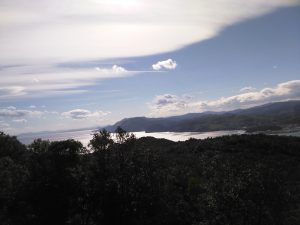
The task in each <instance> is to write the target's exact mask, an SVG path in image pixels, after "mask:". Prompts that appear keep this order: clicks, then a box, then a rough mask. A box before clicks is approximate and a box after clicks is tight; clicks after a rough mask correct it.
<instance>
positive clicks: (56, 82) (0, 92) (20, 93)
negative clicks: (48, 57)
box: [0, 65, 146, 108]
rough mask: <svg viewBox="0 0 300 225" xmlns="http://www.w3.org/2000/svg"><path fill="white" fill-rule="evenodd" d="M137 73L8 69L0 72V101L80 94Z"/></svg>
mask: <svg viewBox="0 0 300 225" xmlns="http://www.w3.org/2000/svg"><path fill="white" fill-rule="evenodd" d="M141 72H146V71H128V70H126V69H125V68H124V67H121V66H118V65H113V66H112V67H96V68H95V67H92V68H59V67H55V66H15V67H8V68H4V69H2V70H0V76H1V83H0V99H7V98H20V97H28V96H31V97H42V96H45V95H62V94H74V93H83V92H85V90H84V89H82V88H83V87H86V86H91V85H95V84H97V83H98V82H99V81H100V80H102V79H109V78H117V77H126V76H132V75H135V74H138V73H141ZM37 81H38V82H37ZM30 107H31V108H32V107H33V106H30Z"/></svg>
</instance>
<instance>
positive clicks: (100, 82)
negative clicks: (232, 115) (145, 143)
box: [0, 0, 300, 135]
mask: <svg viewBox="0 0 300 225" xmlns="http://www.w3.org/2000/svg"><path fill="white" fill-rule="evenodd" d="M0 15H1V18H0V130H2V131H4V132H7V133H9V134H14V135H15V134H20V133H27V132H38V131H54V130H65V129H82V128H88V127H97V126H104V125H108V124H113V123H114V122H116V121H118V120H120V119H122V118H128V117H134V116H147V117H166V116H172V115H181V114H185V113H191V112H203V111H224V110H233V109H237V108H248V107H252V106H255V105H260V104H265V103H269V102H276V101H287V100H300V26H299V21H300V1H299V0H248V1H240V0H151V1H149V0H51V1H50V0H31V1H25V0H0Z"/></svg>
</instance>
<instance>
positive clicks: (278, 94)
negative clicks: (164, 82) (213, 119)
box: [150, 80, 300, 116]
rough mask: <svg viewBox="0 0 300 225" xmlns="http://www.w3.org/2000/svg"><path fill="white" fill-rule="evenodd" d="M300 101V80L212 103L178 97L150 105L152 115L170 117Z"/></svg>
mask: <svg viewBox="0 0 300 225" xmlns="http://www.w3.org/2000/svg"><path fill="white" fill-rule="evenodd" d="M287 100H300V80H291V81H287V82H284V83H280V84H278V85H277V86H276V87H271V88H263V89H262V90H257V91H254V90H253V91H252V92H247V93H242V94H238V95H234V96H230V97H222V98H219V99H217V100H211V101H197V100H196V99H191V98H188V99H185V98H184V97H178V96H176V95H169V94H167V95H160V96H156V97H155V99H154V100H153V102H152V103H151V104H150V109H151V115H154V116H168V115H179V114H183V113H189V112H203V111H209V110H213V111H223V110H233V109H237V108H247V107H252V106H256V105H260V104H264V103H268V102H276V101H287Z"/></svg>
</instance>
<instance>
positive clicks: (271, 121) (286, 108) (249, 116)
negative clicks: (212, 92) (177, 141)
mask: <svg viewBox="0 0 300 225" xmlns="http://www.w3.org/2000/svg"><path fill="white" fill-rule="evenodd" d="M118 126H119V127H122V128H123V129H125V130H127V131H130V132H137V131H146V132H166V131H170V132H205V131H217V130H237V129H244V130H247V131H265V130H280V129H283V128H286V127H288V126H300V101H287V102H276V103H268V104H265V105H261V106H256V107H252V108H248V109H238V110H233V111H228V112H203V113H190V114H185V115H181V116H172V117H163V118H147V117H133V118H126V119H123V120H121V121H119V122H117V123H115V124H114V125H112V126H107V127H106V129H107V130H109V131H114V130H115V129H116V128H117V127H118Z"/></svg>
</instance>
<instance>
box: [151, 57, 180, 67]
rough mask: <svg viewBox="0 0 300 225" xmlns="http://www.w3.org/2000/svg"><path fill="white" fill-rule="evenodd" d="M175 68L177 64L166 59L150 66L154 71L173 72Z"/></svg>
mask: <svg viewBox="0 0 300 225" xmlns="http://www.w3.org/2000/svg"><path fill="white" fill-rule="evenodd" d="M176 67H177V63H176V62H175V61H174V60H173V59H167V60H165V61H159V62H157V63H155V64H153V65H152V68H153V69H154V70H161V69H163V68H164V69H168V70H174V69H175V68H176Z"/></svg>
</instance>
